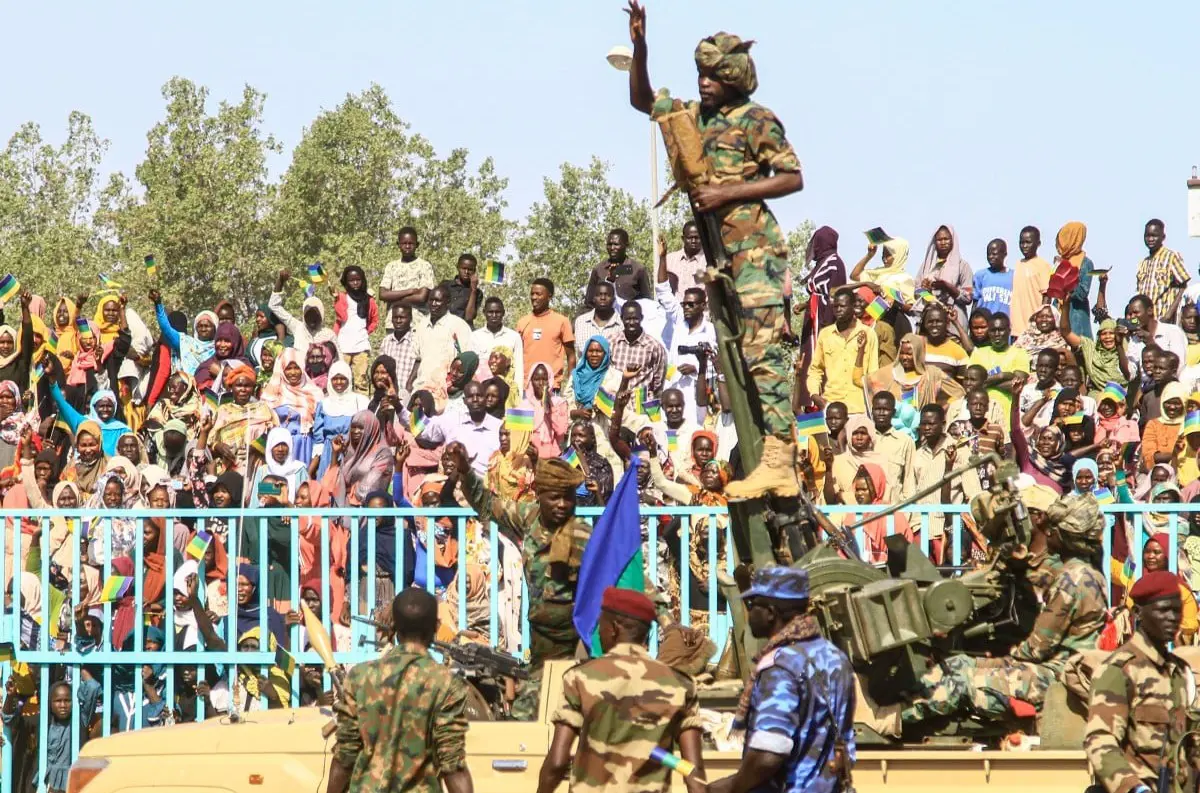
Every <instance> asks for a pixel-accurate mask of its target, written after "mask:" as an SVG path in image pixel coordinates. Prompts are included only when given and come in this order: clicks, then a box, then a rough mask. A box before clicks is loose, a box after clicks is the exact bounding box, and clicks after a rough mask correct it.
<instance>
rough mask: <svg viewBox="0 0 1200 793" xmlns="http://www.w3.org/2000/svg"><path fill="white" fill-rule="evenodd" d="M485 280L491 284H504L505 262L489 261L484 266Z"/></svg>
mask: <svg viewBox="0 0 1200 793" xmlns="http://www.w3.org/2000/svg"><path fill="white" fill-rule="evenodd" d="M483 280H484V281H486V282H487V283H489V284H502V283H504V262H498V261H496V260H495V259H489V260H488V261H487V263H486V264H484V265H483Z"/></svg>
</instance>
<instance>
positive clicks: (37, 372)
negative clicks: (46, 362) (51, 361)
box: [29, 363, 46, 383]
mask: <svg viewBox="0 0 1200 793" xmlns="http://www.w3.org/2000/svg"><path fill="white" fill-rule="evenodd" d="M45 374H46V369H45V367H43V366H42V365H41V364H40V363H39V364H34V367H33V371H32V372H30V373H29V379H30V380H32V381H33V382H35V383H36V382H37V381H38V380H41V379H42V376H43V375H45Z"/></svg>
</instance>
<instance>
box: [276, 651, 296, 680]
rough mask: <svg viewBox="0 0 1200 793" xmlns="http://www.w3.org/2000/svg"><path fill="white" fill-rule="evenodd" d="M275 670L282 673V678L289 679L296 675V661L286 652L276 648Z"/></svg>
mask: <svg viewBox="0 0 1200 793" xmlns="http://www.w3.org/2000/svg"><path fill="white" fill-rule="evenodd" d="M275 668H276V669H278V670H279V671H280V672H283V676H284V677H291V676H292V675H294V674H295V673H296V659H295V658H293V657H292V655H291V653H289V652H288V651H287V650H285V649H283V648H282V647H278V648H276V649H275Z"/></svg>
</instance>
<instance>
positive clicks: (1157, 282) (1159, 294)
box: [1137, 248, 1191, 320]
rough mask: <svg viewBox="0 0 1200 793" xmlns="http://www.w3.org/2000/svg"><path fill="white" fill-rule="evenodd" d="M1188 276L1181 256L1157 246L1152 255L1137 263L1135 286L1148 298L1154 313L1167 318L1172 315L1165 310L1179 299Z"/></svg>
mask: <svg viewBox="0 0 1200 793" xmlns="http://www.w3.org/2000/svg"><path fill="white" fill-rule="evenodd" d="M1190 277H1191V276H1189V275H1188V271H1187V268H1186V267H1184V266H1183V257H1182V256H1180V255H1179V254H1178V253H1176V252H1175V251H1173V250H1170V249H1169V248H1159V249H1158V250H1157V251H1156V252H1155V253H1154V255H1153V256H1147V257H1146V258H1145V259H1142V261H1141V263H1140V264H1138V268H1137V288H1138V291H1139V292H1141V293H1142V294H1144V295H1145V296H1146V297H1148V298H1150V303H1151V304H1152V305H1153V306H1154V307H1155V314H1156V315H1157V316H1158V317H1160V318H1162V319H1167V320H1169V319H1172V317H1170V316H1168V314H1167V312H1168V311H1169V310H1170V308H1171V306H1173V305H1175V301H1176V300H1178V299H1179V295H1180V293H1182V292H1183V289H1184V287H1185V286H1187V282H1188V279H1189V278H1190Z"/></svg>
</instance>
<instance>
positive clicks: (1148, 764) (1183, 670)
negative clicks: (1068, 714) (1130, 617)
mask: <svg viewBox="0 0 1200 793" xmlns="http://www.w3.org/2000/svg"><path fill="white" fill-rule="evenodd" d="M1190 676H1191V675H1190V671H1189V670H1188V667H1187V664H1186V663H1185V662H1184V661H1183V660H1181V659H1180V658H1179V657H1178V656H1176V655H1174V654H1172V653H1168V654H1167V656H1166V657H1165V658H1164V657H1163V655H1162V654H1161V653H1160V652H1159V651H1158V650H1157V649H1155V647H1154V646H1153V645H1152V644H1151V643H1150V642H1149V641H1147V639H1146V638H1145V637H1144V636H1143V635H1142V634H1141V633H1140V632H1138V633H1135V634H1134V635H1133V638H1132V639H1130V640H1129V641H1128V642H1126V643H1125V644H1123V645H1121V646H1120V647H1119V648H1117V650H1116V652H1114V653H1113V654H1112V655H1110V656H1109V657H1108V659H1107V660H1106V661H1105V662H1104V664H1103V665H1102V666H1101V667H1100V668H1099V669H1097V670H1096V674H1095V675H1094V676H1093V677H1092V695H1091V699H1090V701H1089V702H1088V720H1087V734H1086V735H1085V737H1084V739H1083V748H1084V750H1085V751H1086V752H1087V756H1088V763H1089V764H1090V765H1091V766H1092V771H1093V772H1094V773H1095V774H1096V776H1097V777H1098V778H1099V779H1100V781H1101V782H1102V783H1103V784H1104V787H1106V788H1107V789H1108V791H1109V793H1128V791H1130V790H1133V789H1134V788H1135V787H1137V786H1138V785H1140V784H1144V785H1146V786H1147V787H1149V788H1150V789H1151V790H1156V789H1157V787H1158V768H1159V758H1160V757H1162V756H1163V752H1164V749H1165V750H1166V752H1167V753H1170V752H1172V751H1173V750H1174V748H1175V742H1176V741H1178V740H1179V739H1180V738H1182V737H1183V734H1184V731H1185V730H1186V729H1187V710H1188V709H1189V708H1193V709H1194V708H1195V707H1196V706H1197V704H1198V703H1197V702H1196V701H1195V690H1194V685H1195V684H1194V682H1193V683H1192V688H1193V690H1192V691H1191V694H1192V701H1191V702H1189V701H1188V699H1189V693H1188V689H1189V685H1188V678H1189V677H1190ZM1175 770H1176V773H1182V774H1185V775H1187V776H1192V775H1191V774H1190V773H1188V768H1187V765H1186V764H1184V765H1183V766H1182V767H1176V769H1175ZM1179 781H1180V782H1182V783H1183V785H1182V788H1183V789H1184V790H1191V789H1192V785H1191V784H1188V780H1187V779H1180V780H1179Z"/></svg>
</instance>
